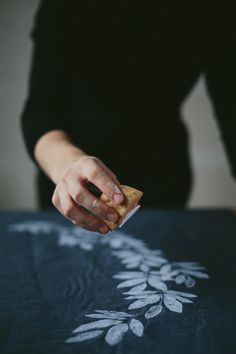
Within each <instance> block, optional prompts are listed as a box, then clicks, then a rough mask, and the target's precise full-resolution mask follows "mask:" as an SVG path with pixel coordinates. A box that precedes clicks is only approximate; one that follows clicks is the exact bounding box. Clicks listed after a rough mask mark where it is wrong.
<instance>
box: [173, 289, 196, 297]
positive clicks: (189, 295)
mask: <svg viewBox="0 0 236 354" xmlns="http://www.w3.org/2000/svg"><path fill="white" fill-rule="evenodd" d="M168 293H170V294H174V295H177V296H178V295H180V296H184V297H190V298H191V297H197V295H195V294H190V293H185V292H183V291H175V290H168Z"/></svg>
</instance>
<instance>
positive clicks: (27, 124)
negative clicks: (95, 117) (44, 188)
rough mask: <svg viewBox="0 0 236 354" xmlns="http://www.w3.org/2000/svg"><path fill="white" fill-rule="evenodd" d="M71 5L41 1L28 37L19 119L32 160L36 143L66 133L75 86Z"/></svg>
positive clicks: (62, 0)
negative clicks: (25, 89)
mask: <svg viewBox="0 0 236 354" xmlns="http://www.w3.org/2000/svg"><path fill="white" fill-rule="evenodd" d="M72 3H73V1H68V2H67V1H66V0H44V1H41V3H40V6H39V9H38V11H37V13H36V16H35V22H34V27H33V30H32V33H31V36H32V39H33V43H34V46H33V54H32V63H31V72H30V80H29V92H28V97H27V99H26V102H25V104H24V108H23V112H22V115H21V124H22V131H23V137H24V141H25V144H26V147H27V150H28V152H29V154H30V156H31V158H32V159H34V156H33V152H34V147H35V144H36V142H37V140H38V139H39V138H40V137H41V136H42V135H43V134H44V133H46V132H48V131H50V130H54V129H63V130H65V131H67V132H68V131H69V127H70V119H71V114H72V109H73V108H72V107H73V102H74V99H75V85H76V80H77V78H76V69H75V68H76V60H77V57H76V53H75V50H74V46H75V39H74V38H75V36H76V35H77V34H78V28H77V26H78V24H77V22H76V19H75V16H74V9H73V6H70V5H71V4H72Z"/></svg>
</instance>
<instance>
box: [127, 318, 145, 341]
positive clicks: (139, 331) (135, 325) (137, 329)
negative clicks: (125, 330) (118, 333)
mask: <svg viewBox="0 0 236 354" xmlns="http://www.w3.org/2000/svg"><path fill="white" fill-rule="evenodd" d="M129 328H130V329H131V331H132V332H133V334H135V335H136V336H138V337H142V335H143V330H144V327H143V324H142V322H141V321H139V320H136V319H135V318H133V319H132V320H131V321H130V324H129Z"/></svg>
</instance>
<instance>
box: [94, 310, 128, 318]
mask: <svg viewBox="0 0 236 354" xmlns="http://www.w3.org/2000/svg"><path fill="white" fill-rule="evenodd" d="M95 312H98V313H103V314H105V315H111V314H114V315H119V316H124V317H132V315H130V314H129V313H127V312H122V311H108V310H95Z"/></svg>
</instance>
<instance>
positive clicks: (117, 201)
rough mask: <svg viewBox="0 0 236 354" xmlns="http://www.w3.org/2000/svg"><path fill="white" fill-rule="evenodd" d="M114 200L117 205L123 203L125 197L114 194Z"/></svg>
mask: <svg viewBox="0 0 236 354" xmlns="http://www.w3.org/2000/svg"><path fill="white" fill-rule="evenodd" d="M113 200H114V202H115V203H118V204H119V203H121V202H122V201H123V196H122V194H120V193H119V194H118V193H115V194H113Z"/></svg>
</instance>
